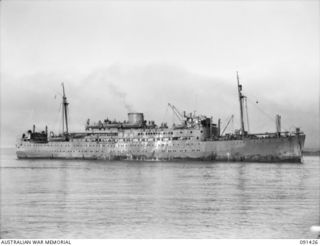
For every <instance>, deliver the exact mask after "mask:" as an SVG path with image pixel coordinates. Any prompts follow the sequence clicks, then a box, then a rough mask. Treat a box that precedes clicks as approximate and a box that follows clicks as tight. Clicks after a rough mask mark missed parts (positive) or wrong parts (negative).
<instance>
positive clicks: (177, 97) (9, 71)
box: [0, 0, 320, 147]
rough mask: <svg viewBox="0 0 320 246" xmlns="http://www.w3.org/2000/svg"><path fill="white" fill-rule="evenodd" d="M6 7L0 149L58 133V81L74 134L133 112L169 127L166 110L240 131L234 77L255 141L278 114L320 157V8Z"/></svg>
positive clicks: (260, 4)
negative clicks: (30, 135) (39, 131)
mask: <svg viewBox="0 0 320 246" xmlns="http://www.w3.org/2000/svg"><path fill="white" fill-rule="evenodd" d="M0 4H1V142H2V145H13V144H14V142H15V140H16V137H18V136H20V135H21V134H22V132H23V131H25V130H28V129H30V128H31V127H32V124H33V123H35V124H36V125H37V126H39V127H40V128H43V127H44V126H45V125H46V124H47V125H48V126H49V129H51V130H54V131H58V130H59V129H61V126H60V125H61V123H60V121H61V120H60V118H59V117H60V115H61V112H59V103H60V98H59V97H60V95H59V94H58V93H61V92H60V91H61V85H60V83H61V82H62V81H63V82H64V83H65V86H66V90H67V96H68V99H69V101H70V128H71V129H72V130H74V131H80V130H83V126H84V123H85V121H86V119H87V118H91V120H92V121H95V120H96V121H97V120H103V119H105V118H106V117H109V118H111V119H113V118H117V119H119V120H124V119H126V114H127V113H128V110H129V108H130V110H133V111H139V112H144V113H145V117H146V118H147V120H156V122H157V123H160V122H161V121H169V122H172V121H173V115H172V112H170V110H168V108H167V103H168V102H171V103H173V104H175V105H176V106H177V107H178V108H179V109H180V110H181V111H182V110H187V111H193V110H196V111H197V112H198V113H203V114H207V115H209V116H213V118H214V120H217V119H218V118H221V119H222V121H223V124H225V123H226V121H227V119H228V118H229V117H230V116H231V115H232V114H234V115H235V122H234V128H237V127H239V117H238V115H239V109H238V108H239V106H238V102H237V94H236V93H237V91H236V90H237V89H236V71H239V73H240V79H241V81H242V83H243V87H244V94H246V95H247V96H248V100H249V101H248V111H249V119H250V131H251V132H261V131H263V132H264V131H273V130H274V129H275V123H274V120H273V117H274V115H275V114H278V113H279V114H281V116H282V125H283V127H284V128H285V129H287V130H293V129H294V127H296V126H300V127H301V128H302V130H303V131H305V132H306V134H307V141H306V146H307V147H319V79H320V78H319V67H320V59H319V55H320V50H319V43H320V39H319V30H320V26H319V25H320V24H319V23H320V22H319V9H320V8H319V7H320V6H319V1H221V2H220V1H200V2H199V1H185V2H183V1H162V2H160V1H159V2H158V1H130V2H129V1H128V2H126V1H117V2H116V1H69V2H68V1H35V0H34V1H21V2H20V1H1V3H0ZM55 95H57V97H58V98H56V99H55ZM257 101H258V104H257V103H256V102H257Z"/></svg>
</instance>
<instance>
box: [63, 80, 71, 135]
mask: <svg viewBox="0 0 320 246" xmlns="http://www.w3.org/2000/svg"><path fill="white" fill-rule="evenodd" d="M61 85H62V92H63V95H62V134H63V135H65V136H66V139H68V136H69V127H68V105H69V103H68V102H67V97H66V94H65V90H64V84H63V83H61ZM64 126H66V131H64Z"/></svg>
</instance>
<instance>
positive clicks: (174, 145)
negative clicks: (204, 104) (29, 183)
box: [17, 135, 305, 162]
mask: <svg viewBox="0 0 320 246" xmlns="http://www.w3.org/2000/svg"><path fill="white" fill-rule="evenodd" d="M304 140H305V135H294V136H287V137H283V136H282V137H279V138H258V139H249V138H247V139H242V140H215V141H166V142H163V141H162V142H160V141H154V142H143V143H120V142H119V143H112V144H107V143H99V142H93V143H90V144H88V143H87V142H79V141H77V142H48V143H37V144H36V143H31V142H23V141H21V142H19V143H18V145H17V157H18V158H19V159H37V158H42V159H88V160H133V161H180V160H181V161H187V160H201V161H245V162H301V161H302V149H303V146H304Z"/></svg>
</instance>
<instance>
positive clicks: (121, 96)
mask: <svg viewBox="0 0 320 246" xmlns="http://www.w3.org/2000/svg"><path fill="white" fill-rule="evenodd" d="M108 87H109V91H110V92H111V93H112V94H113V95H115V96H116V97H118V98H119V99H120V101H121V102H122V103H123V105H124V107H125V108H126V109H127V111H128V112H133V111H134V110H133V106H132V105H131V104H130V103H128V101H127V94H126V93H125V92H122V91H120V90H119V88H118V87H117V86H115V85H114V84H113V83H111V82H109V83H108Z"/></svg>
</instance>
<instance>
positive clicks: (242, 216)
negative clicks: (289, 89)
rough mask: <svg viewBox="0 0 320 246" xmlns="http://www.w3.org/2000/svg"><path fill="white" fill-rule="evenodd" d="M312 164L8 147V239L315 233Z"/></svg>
mask: <svg viewBox="0 0 320 246" xmlns="http://www.w3.org/2000/svg"><path fill="white" fill-rule="evenodd" d="M319 166H320V164H319V157H316V156H306V157H305V158H304V164H292V163H291V164H286V163H282V164H281V163H274V164H267V163H220V162H106V161H65V160H17V159H16V157H15V152H14V149H9V150H8V149H6V150H4V149H3V150H2V153H1V181H0V182H1V194H0V195H1V238H315V237H317V235H315V234H314V233H312V232H310V229H309V228H310V226H312V225H316V224H319V183H320V180H319V179H320V177H319V173H320V170H319Z"/></svg>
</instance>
